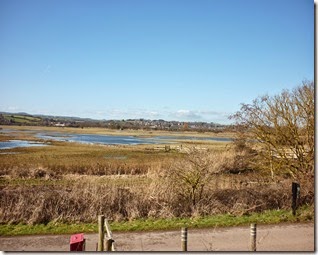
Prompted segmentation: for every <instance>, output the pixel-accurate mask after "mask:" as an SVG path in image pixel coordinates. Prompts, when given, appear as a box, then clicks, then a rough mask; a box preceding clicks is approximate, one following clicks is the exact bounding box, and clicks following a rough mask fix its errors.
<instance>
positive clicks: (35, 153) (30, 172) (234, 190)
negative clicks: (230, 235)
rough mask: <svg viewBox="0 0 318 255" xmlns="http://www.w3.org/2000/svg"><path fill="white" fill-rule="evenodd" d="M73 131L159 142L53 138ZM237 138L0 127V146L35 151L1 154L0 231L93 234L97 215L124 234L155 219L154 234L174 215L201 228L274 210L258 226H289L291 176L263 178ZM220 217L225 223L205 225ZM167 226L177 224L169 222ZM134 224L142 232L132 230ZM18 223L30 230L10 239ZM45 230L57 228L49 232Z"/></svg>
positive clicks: (307, 213) (307, 199)
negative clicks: (8, 144) (17, 143)
mask: <svg viewBox="0 0 318 255" xmlns="http://www.w3.org/2000/svg"><path fill="white" fill-rule="evenodd" d="M39 133H41V134H43V133H45V134H46V136H45V137H43V136H42V137H41V136H39V135H38V134H39ZM57 134H58V135H57ZM76 134H81V135H85V134H86V135H88V134H89V135H97V136H98V135H100V136H104V135H107V136H121V137H134V138H136V139H143V138H145V137H146V138H147V139H149V138H150V139H151V138H153V137H165V139H164V140H160V141H158V143H156V142H151V143H148V144H144V143H142V144H133V145H132V144H111V143H110V144H105V143H102V144H101V143H98V142H96V143H89V144H88V143H83V142H80V141H77V142H74V141H73V142H72V141H66V140H59V139H53V137H54V136H55V137H70V136H71V135H76ZM195 137H196V138H197V139H195ZM233 137H235V134H234V133H223V134H222V133H212V132H209V133H204V134H202V133H197V132H180V133H179V132H168V131H141V130H137V131H136V130H131V131H130V130H125V131H118V130H117V131H114V130H107V129H101V128H100V129H98V128H84V129H78V128H57V127H20V126H2V130H0V141H1V142H9V141H16V140H18V141H28V142H30V143H31V144H32V143H36V144H38V145H39V146H27V145H26V146H25V147H14V148H5V149H1V150H0V175H1V177H0V188H1V191H0V192H1V196H0V197H1V198H0V202H1V207H0V212H1V213H0V222H1V226H2V227H1V228H2V232H1V234H2V235H7V234H25V233H29V232H28V231H29V229H30V228H31V229H32V228H33V229H34V230H35V231H37V232H38V233H41V232H42V231H43V230H41V229H39V227H38V226H43V228H46V227H45V226H51V225H52V224H55V226H67V225H68V226H74V225H75V226H78V227H77V229H83V228H84V229H83V230H85V231H89V232H90V231H96V229H94V228H92V226H91V224H93V225H94V224H96V219H97V216H98V215H100V214H104V215H105V216H106V217H107V218H108V219H109V220H110V221H111V222H112V224H113V226H117V229H121V230H129V229H134V230H141V229H147V226H148V227H149V223H148V221H149V220H150V221H152V222H157V224H152V228H150V229H162V228H175V227H176V226H178V221H180V219H192V221H193V219H194V220H195V221H196V222H197V223H196V226H201V227H204V226H211V224H212V225H215V224H216V225H218V224H219V225H221V226H222V225H227V224H230V223H229V222H232V223H231V224H239V222H240V220H239V218H240V217H248V216H251V215H254V216H253V217H255V213H256V214H259V215H264V213H265V214H266V212H267V213H268V212H270V211H273V212H275V211H276V212H281V215H280V216H278V218H277V217H273V216H272V215H271V214H270V215H271V216H269V219H266V220H265V219H264V220H263V221H264V222H277V221H293V220H295V218H292V217H291V212H290V205H291V192H290V185H291V179H290V178H283V177H282V178H278V179H276V180H275V181H273V180H271V178H270V175H268V173H267V172H263V171H255V170H253V169H251V168H250V166H249V165H248V164H247V161H246V160H245V159H246V157H249V155H248V154H249V152H248V151H246V150H239V149H238V148H237V145H236V144H235V142H233ZM50 138H51V139H50ZM187 138H190V139H187ZM209 138H211V139H209ZM213 138H222V139H213ZM156 141H157V140H156ZM41 145H42V146H41ZM312 202H313V195H312V194H311V193H307V194H304V195H303V196H302V199H301V201H300V207H301V206H305V207H301V208H305V209H301V210H300V213H299V215H298V220H300V219H301V220H311V219H312V217H313V209H312V207H311V205H312ZM274 214H275V213H274ZM276 214H277V213H276ZM220 215H224V216H226V215H227V216H229V217H230V218H229V219H227V220H223V222H222V221H221V222H220V221H219V220H216V221H214V220H211V219H210V220H206V219H209V217H220ZM231 217H234V218H235V217H237V220H236V221H232V220H231ZM200 219H205V221H204V220H203V222H206V224H203V223H202V222H201V221H202V220H201V221H200ZM215 219H216V218H215ZM147 220H148V221H147ZM166 221H171V222H173V224H171V225H169V224H168V226H167V225H166V224H167V223H164V222H166ZM183 221H184V220H183ZM183 221H182V222H183ZM136 222H139V223H138V224H139V227H132V226H131V225H129V223H131V224H133V225H134V224H136ZM140 222H143V223H140ZM218 222H219V223H218ZM235 222H236V223H235ZM242 222H246V221H242ZM21 224H22V225H21ZM116 224H117V225H116ZM127 224H128V225H127ZM138 224H137V225H138ZM231 224H230V225H231ZM21 226H26V227H27V228H24V230H22V231H21V232H16V233H15V231H16V230H14V229H16V228H21ZM83 226H86V227H83ZM124 226H126V227H124ZM12 229H13V230H12ZM26 229H28V230H26ZM36 229H37V230H36ZM57 229H58V228H57ZM75 229H76V228H75ZM115 229H116V227H115ZM71 230H72V231H74V229H73V228H71V227H70V228H67V227H66V228H65V227H62V230H60V231H61V232H62V233H63V232H68V231H71ZM46 231H47V232H45V231H44V232H45V233H52V232H54V230H52V227H49V229H48V230H46ZM55 231H56V230H55ZM35 233H36V232H35Z"/></svg>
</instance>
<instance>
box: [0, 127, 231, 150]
mask: <svg viewBox="0 0 318 255" xmlns="http://www.w3.org/2000/svg"><path fill="white" fill-rule="evenodd" d="M1 131H5V132H6V130H1ZM23 132H30V130H24V131H23ZM33 132H34V136H35V137H36V138H39V139H43V140H54V141H65V142H77V143H85V144H108V145H138V144H167V143H176V142H177V140H201V141H219V142H230V141H232V139H231V138H222V137H195V136H155V137H135V136H124V135H96V134H72V133H66V134H65V133H60V132H49V131H40V132H37V131H33ZM43 145H45V144H43V143H40V142H30V141H22V140H10V141H6V142H0V149H11V148H16V147H30V146H43Z"/></svg>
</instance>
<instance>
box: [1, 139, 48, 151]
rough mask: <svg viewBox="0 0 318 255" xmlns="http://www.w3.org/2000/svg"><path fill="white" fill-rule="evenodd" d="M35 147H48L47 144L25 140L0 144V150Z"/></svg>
mask: <svg viewBox="0 0 318 255" xmlns="http://www.w3.org/2000/svg"><path fill="white" fill-rule="evenodd" d="M35 146H46V144H44V143H41V142H34V141H23V140H9V141H5V142H0V149H12V148H17V147H35Z"/></svg>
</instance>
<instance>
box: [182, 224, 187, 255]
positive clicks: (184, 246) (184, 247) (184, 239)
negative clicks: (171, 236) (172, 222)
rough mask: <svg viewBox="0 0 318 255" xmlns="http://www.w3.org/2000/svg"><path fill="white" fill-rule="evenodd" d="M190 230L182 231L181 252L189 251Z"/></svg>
mask: <svg viewBox="0 0 318 255" xmlns="http://www.w3.org/2000/svg"><path fill="white" fill-rule="evenodd" d="M187 246H188V228H182V229H181V250H182V251H187V250H188V247H187Z"/></svg>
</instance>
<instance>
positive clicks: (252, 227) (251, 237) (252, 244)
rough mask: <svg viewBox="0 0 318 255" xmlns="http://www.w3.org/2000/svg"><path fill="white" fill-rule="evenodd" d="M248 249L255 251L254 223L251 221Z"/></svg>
mask: <svg viewBox="0 0 318 255" xmlns="http://www.w3.org/2000/svg"><path fill="white" fill-rule="evenodd" d="M250 232H251V236H250V251H256V224H255V223H252V224H251V228H250Z"/></svg>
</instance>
